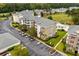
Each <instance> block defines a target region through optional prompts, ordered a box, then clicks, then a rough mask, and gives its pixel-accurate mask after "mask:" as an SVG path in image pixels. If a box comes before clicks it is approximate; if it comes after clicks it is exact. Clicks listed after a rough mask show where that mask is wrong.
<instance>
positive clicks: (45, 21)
mask: <svg viewBox="0 0 79 59" xmlns="http://www.w3.org/2000/svg"><path fill="white" fill-rule="evenodd" d="M19 14H21V15H23V18H24V19H25V20H33V21H35V22H36V24H39V25H40V26H43V27H47V26H50V25H55V24H56V22H55V21H53V20H50V19H46V18H42V17H38V16H34V15H32V14H33V11H26V10H24V11H21V12H19ZM23 18H21V19H23Z"/></svg>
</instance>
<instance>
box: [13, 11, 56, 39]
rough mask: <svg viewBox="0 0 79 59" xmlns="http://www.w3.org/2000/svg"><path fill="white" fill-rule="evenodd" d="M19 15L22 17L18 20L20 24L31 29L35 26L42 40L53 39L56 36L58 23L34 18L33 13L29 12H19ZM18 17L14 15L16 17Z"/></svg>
mask: <svg viewBox="0 0 79 59" xmlns="http://www.w3.org/2000/svg"><path fill="white" fill-rule="evenodd" d="M18 14H21V15H22V17H21V18H18V21H19V23H21V24H26V25H27V26H29V27H32V26H35V28H36V29H37V36H38V37H40V38H42V39H44V38H45V39H46V38H48V37H53V36H54V35H55V33H56V22H55V21H52V20H49V19H45V18H42V17H38V16H33V15H32V13H29V11H22V12H19V13H18ZM18 14H17V15H18ZM17 15H15V14H14V16H15V17H16V16H17ZM15 17H14V18H15ZM14 18H13V19H14ZM14 21H15V20H14ZM42 28H43V29H42ZM42 34H43V35H42ZM43 37H44V38H43Z"/></svg>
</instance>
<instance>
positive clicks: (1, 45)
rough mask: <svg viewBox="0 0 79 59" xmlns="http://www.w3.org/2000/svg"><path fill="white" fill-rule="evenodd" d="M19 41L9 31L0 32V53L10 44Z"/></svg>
mask: <svg viewBox="0 0 79 59" xmlns="http://www.w3.org/2000/svg"><path fill="white" fill-rule="evenodd" d="M17 43H20V41H19V40H18V39H17V38H15V37H14V36H12V35H11V34H9V33H3V34H0V53H2V52H4V51H5V50H7V49H8V48H10V46H12V45H14V44H17Z"/></svg>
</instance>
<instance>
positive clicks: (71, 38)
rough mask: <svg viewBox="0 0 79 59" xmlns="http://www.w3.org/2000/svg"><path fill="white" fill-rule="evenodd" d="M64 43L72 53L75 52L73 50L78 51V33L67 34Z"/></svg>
mask: <svg viewBox="0 0 79 59" xmlns="http://www.w3.org/2000/svg"><path fill="white" fill-rule="evenodd" d="M66 44H67V49H66V50H67V51H71V52H73V53H75V51H78V53H79V33H76V34H70V35H68V36H67V39H66Z"/></svg>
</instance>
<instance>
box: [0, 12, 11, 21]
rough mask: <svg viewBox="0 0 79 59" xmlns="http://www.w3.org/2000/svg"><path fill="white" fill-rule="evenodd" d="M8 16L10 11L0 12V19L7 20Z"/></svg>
mask: <svg viewBox="0 0 79 59" xmlns="http://www.w3.org/2000/svg"><path fill="white" fill-rule="evenodd" d="M8 16H10V13H0V21H4V20H7V17H8Z"/></svg>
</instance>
